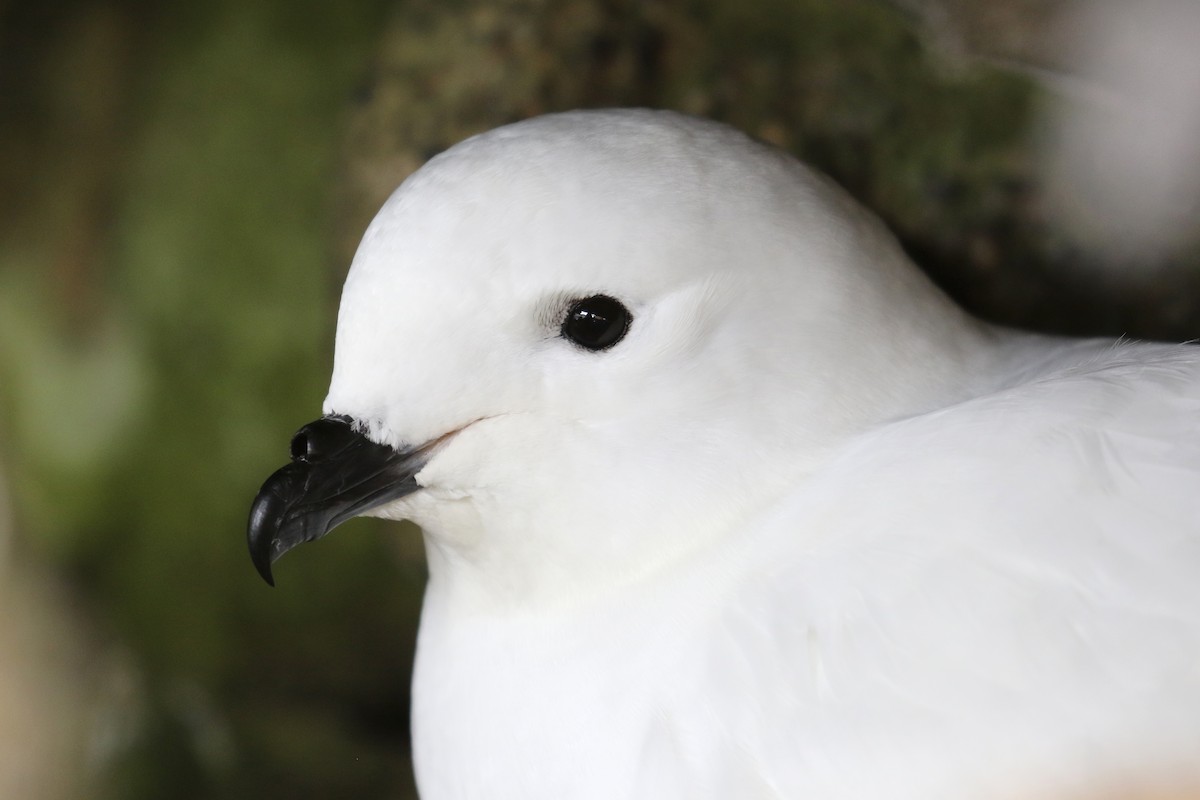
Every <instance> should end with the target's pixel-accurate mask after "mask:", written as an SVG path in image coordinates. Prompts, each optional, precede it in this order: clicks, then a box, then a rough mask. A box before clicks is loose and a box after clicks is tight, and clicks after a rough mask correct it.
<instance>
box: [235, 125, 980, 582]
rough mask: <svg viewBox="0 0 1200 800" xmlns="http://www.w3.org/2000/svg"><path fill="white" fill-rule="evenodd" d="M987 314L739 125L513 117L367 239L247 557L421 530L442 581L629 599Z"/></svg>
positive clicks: (918, 385) (928, 382) (445, 157)
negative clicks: (321, 394)
mask: <svg viewBox="0 0 1200 800" xmlns="http://www.w3.org/2000/svg"><path fill="white" fill-rule="evenodd" d="M897 303H899V304H900V305H899V308H897ZM965 320H966V318H965V317H964V316H963V315H962V314H961V313H960V312H958V310H957V309H956V308H955V307H953V306H952V305H951V304H950V303H949V302H948V301H947V300H946V299H945V298H944V297H943V296H942V295H941V294H940V293H939V292H938V291H937V290H936V289H935V288H934V287H933V286H932V285H931V284H929V283H928V281H927V280H926V279H925V278H924V276H923V275H921V274H920V273H919V272H918V271H917V270H916V269H915V268H914V267H912V265H911V264H909V263H908V262H907V260H906V259H905V257H904V255H903V254H902V252H901V251H900V249H899V247H898V246H897V245H896V244H895V242H894V240H893V239H892V237H891V236H890V235H889V234H888V233H887V232H886V231H885V230H884V229H883V228H882V226H881V225H880V224H879V223H878V222H876V221H875V220H874V218H873V217H871V216H870V215H869V214H867V213H866V212H864V211H862V210H861V209H860V208H858V207H857V205H856V204H854V203H853V202H852V201H851V200H849V199H848V198H847V197H846V196H845V195H844V194H843V193H842V192H841V191H840V190H839V189H837V188H836V187H835V186H833V185H832V184H830V183H829V182H828V181H827V180H825V179H824V178H822V177H820V176H818V175H816V174H815V173H813V172H812V171H810V170H809V169H808V168H806V167H805V166H803V165H801V164H800V163H798V162H797V161H795V160H794V159H792V158H791V157H789V156H787V155H786V154H784V153H782V152H780V151H778V150H776V149H774V148H771V147H769V146H767V145H764V144H761V143H759V142H756V141H754V140H751V139H750V138H748V137H746V136H744V135H742V134H740V133H738V132H736V131H734V130H732V129H730V128H728V127H725V126H723V125H719V124H716V123H712V122H705V121H701V120H697V119H693V118H690V117H686V116H682V115H679V114H675V113H671V112H655V111H630V110H624V111H589V112H572V113H567V114H557V115H550V116H546V117H540V118H537V119H533V120H529V121H526V122H521V123H517V124H514V125H509V126H506V127H504V128H500V129H497V130H495V131H492V132H489V133H486V134H483V135H480V136H477V137H475V138H473V139H469V140H467V141H465V142H463V143H461V144H459V145H457V146H456V147H454V148H451V149H450V150H448V151H446V152H445V153H443V154H441V155H439V156H437V157H435V158H434V159H432V160H431V161H430V162H429V163H428V164H426V165H425V166H424V167H423V168H422V169H420V170H419V171H418V172H416V173H415V174H413V175H412V176H411V177H410V178H409V179H408V180H407V181H405V183H404V184H403V185H402V186H401V187H400V188H399V189H398V190H397V191H396V192H395V193H394V194H393V195H392V197H391V198H390V199H389V200H388V201H387V202H386V204H385V205H384V206H383V208H382V209H381V210H380V211H379V213H378V215H377V216H376V217H375V219H374V221H373V222H372V223H371V225H370V226H369V228H368V230H367V231H366V234H365V235H364V237H363V240H362V244H361V245H360V247H359V250H358V252H357V254H356V256H355V258H354V262H353V264H352V266H351V269H350V272H349V275H348V277H347V279H346V283H345V287H344V290H343V294H342V301H341V308H340V311H339V315H338V325H337V342H336V352H335V363H334V369H333V377H332V382H331V385H330V389H329V394H328V397H327V399H326V400H325V404H324V413H325V417H323V418H322V419H321V420H318V421H317V422H315V423H313V424H312V425H309V426H306V427H305V428H304V429H302V430H301V431H300V433H298V434H297V436H296V438H295V440H294V441H293V448H292V449H293V463H291V464H289V465H288V466H287V467H285V468H284V469H282V470H280V471H279V472H278V473H276V475H274V476H272V478H271V479H270V480H269V481H268V482H267V484H266V485H264V487H263V490H262V492H261V493H260V495H259V498H258V500H257V501H256V503H255V506H254V510H253V512H252V516H251V525H250V534H249V539H250V549H251V552H252V554H253V556H254V559H255V563H256V565H257V566H258V567H259V570H260V572H262V574H263V575H264V577H266V578H267V579H268V580H270V567H271V563H272V562H273V561H274V559H275V558H278V556H280V555H282V553H283V552H286V551H287V550H288V549H290V548H291V547H292V546H294V545H296V544H299V543H300V542H302V541H307V540H310V539H313V538H316V537H318V536H321V535H324V533H326V532H327V531H328V530H329V529H330V528H331V527H333V526H334V525H336V524H337V523H339V522H340V521H342V520H343V519H347V518H349V517H350V516H354V515H357V514H370V515H376V516H382V517H388V518H406V519H411V520H413V521H414V522H416V523H417V524H419V525H420V526H421V527H422V529H423V531H424V533H425V536H426V539H427V542H428V544H429V547H428V552H429V557H430V569H431V575H432V577H433V578H434V579H439V578H440V576H441V575H449V574H453V573H460V574H461V573H472V575H473V577H472V578H471V579H470V582H471V583H472V584H473V585H476V586H486V587H489V589H488V591H490V592H492V594H493V595H495V594H506V595H510V596H525V595H530V594H536V593H541V592H550V593H562V592H581V591H588V590H589V588H595V587H600V586H605V585H613V584H615V583H616V582H619V581H621V580H623V579H629V578H632V577H636V576H637V575H640V574H644V573H645V572H647V571H651V570H656V569H661V568H664V566H666V565H669V564H671V563H675V562H677V561H679V560H680V559H682V558H686V557H687V555H688V554H689V553H691V552H693V551H695V550H696V549H697V548H699V547H703V546H705V544H706V543H708V542H711V541H713V540H714V539H716V538H719V537H721V536H722V535H723V534H724V532H725V531H726V530H727V529H728V528H729V522H730V521H731V520H733V519H736V518H739V517H743V516H745V515H746V514H750V513H754V512H755V511H757V510H758V509H761V508H762V507H764V505H765V504H767V503H769V501H770V499H771V498H772V497H775V496H777V495H778V493H779V492H781V491H782V490H783V488H784V487H786V486H788V485H792V484H794V482H795V481H796V480H798V479H802V476H803V475H804V474H805V473H806V472H807V471H810V470H812V469H813V468H814V466H815V465H816V464H818V463H819V462H820V460H821V459H822V458H823V457H824V456H825V454H826V453H827V452H828V450H829V449H830V448H831V447H833V446H836V444H837V443H838V442H840V441H842V440H844V438H845V437H846V436H847V435H849V434H851V433H853V432H854V431H857V430H860V429H862V428H863V427H864V426H867V425H870V424H873V423H875V422H878V421H880V420H881V419H884V418H887V417H889V416H894V415H896V414H900V413H905V412H906V411H911V410H913V409H915V408H916V407H919V406H920V405H921V403H922V402H923V400H922V398H923V397H926V396H929V395H930V394H932V393H933V392H935V391H936V389H935V387H936V386H938V385H944V384H945V383H947V382H948V381H953V380H955V377H954V369H955V367H954V365H955V363H956V362H957V360H959V359H958V355H959V354H958V350H957V349H956V347H955V346H950V347H948V346H947V345H946V344H945V341H944V339H945V336H944V334H945V333H946V330H947V328H956V327H957V328H961V327H964V326H965V325H966V323H965ZM950 338H951V339H954V338H955V337H950ZM959 338H960V339H961V338H962V337H959Z"/></svg>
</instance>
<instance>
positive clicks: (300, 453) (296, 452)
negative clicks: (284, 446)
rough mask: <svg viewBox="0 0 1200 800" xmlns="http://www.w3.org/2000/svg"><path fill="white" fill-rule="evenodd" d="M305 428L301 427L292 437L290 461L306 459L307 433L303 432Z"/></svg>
mask: <svg viewBox="0 0 1200 800" xmlns="http://www.w3.org/2000/svg"><path fill="white" fill-rule="evenodd" d="M306 430H307V428H301V429H300V430H299V431H298V432H297V433H296V435H295V436H293V437H292V461H308V434H307V433H305V431H306Z"/></svg>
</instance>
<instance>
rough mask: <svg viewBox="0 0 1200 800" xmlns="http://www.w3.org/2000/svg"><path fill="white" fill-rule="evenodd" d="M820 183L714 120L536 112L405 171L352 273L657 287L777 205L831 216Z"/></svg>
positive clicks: (756, 229)
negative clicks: (611, 282) (605, 281)
mask: <svg viewBox="0 0 1200 800" xmlns="http://www.w3.org/2000/svg"><path fill="white" fill-rule="evenodd" d="M825 191H826V189H825V187H824V186H823V185H821V183H820V182H819V181H817V180H815V179H813V178H812V177H811V176H810V175H809V174H808V173H807V170H805V169H804V168H803V167H802V166H801V165H799V164H797V163H796V162H794V161H792V160H790V159H786V158H785V157H784V156H782V155H781V154H779V153H777V152H775V151H774V150H772V149H770V148H768V147H765V146H763V145H761V144H758V143H757V142H754V141H752V140H750V139H749V138H747V137H746V136H744V135H742V134H741V133H738V132H737V131H734V130H733V129H730V128H727V127H725V126H722V125H718V124H715V123H711V122H706V121H702V120H697V119H693V118H690V117H686V116H682V115H679V114H675V113H672V112H663V111H648V110H621V111H583V112H571V113H566V114H556V115H550V116H546V117H539V118H537V119H533V120H529V121H526V122H521V123H517V124H514V125H509V126H506V127H504V128H499V129H497V130H494V131H491V132H489V133H486V134H482V135H480V136H477V137H474V138H472V139H468V140H467V141H465V142H462V143H461V144H459V145H457V146H455V147H453V148H451V149H450V150H448V151H446V152H445V153H443V154H441V155H439V156H437V157H436V158H434V159H433V160H431V161H430V162H429V163H428V164H426V165H425V166H424V167H423V168H422V169H421V170H419V171H418V172H417V173H415V174H414V175H413V176H412V177H410V178H409V179H408V180H407V181H406V182H405V183H404V184H403V185H402V186H401V187H400V188H399V189H398V190H397V191H396V192H395V194H393V196H392V197H391V198H390V199H389V200H388V201H387V203H385V205H384V206H383V208H382V209H381V210H380V212H379V214H378V215H377V216H376V218H375V220H374V221H373V222H372V223H371V225H370V227H369V228H368V230H367V232H366V235H365V236H364V238H363V242H362V244H361V246H360V250H359V253H358V254H357V256H356V258H355V264H354V267H353V270H352V273H351V276H350V279H351V281H355V280H358V279H360V277H362V278H365V277H367V276H368V275H370V276H372V278H374V277H375V273H378V272H385V273H392V274H394V273H403V274H404V279H405V280H406V281H411V280H413V279H414V278H415V277H417V274H423V275H424V276H425V277H424V279H422V282H423V283H424V282H430V283H445V282H446V281H447V280H453V279H455V278H462V279H464V280H469V281H471V282H472V283H475V284H481V283H485V282H488V281H489V280H497V279H501V278H502V279H504V280H505V281H508V282H516V283H517V284H521V283H523V282H524V281H523V280H522V276H523V275H526V274H528V273H530V272H532V273H535V275H534V274H530V275H529V280H534V281H536V282H538V283H540V284H543V285H544V284H546V283H547V282H555V281H557V282H560V283H563V284H564V288H566V289H570V288H572V286H574V285H576V284H587V283H591V282H593V281H595V280H598V279H599V278H600V277H601V276H600V275H598V274H596V273H597V272H598V271H601V270H602V271H603V272H604V273H606V274H607V276H608V277H609V278H610V279H611V280H616V281H623V282H624V283H625V284H626V288H627V290H628V291H633V292H638V291H655V290H661V289H663V288H664V287H665V286H669V285H671V284H672V283H673V282H674V281H676V280H680V279H686V277H687V276H688V275H689V273H692V274H694V273H695V272H696V271H699V270H704V269H705V268H706V266H713V265H712V264H707V265H706V264H705V263H704V262H705V260H706V259H705V258H704V257H703V253H704V252H705V251H708V252H711V253H713V258H712V261H714V262H722V263H723V262H725V261H726V260H727V259H724V258H723V257H720V256H719V255H718V254H717V253H715V252H713V249H714V246H715V248H716V250H724V249H727V248H726V247H723V246H722V243H730V242H729V239H730V237H735V238H739V239H750V238H754V237H757V238H759V239H761V238H762V237H763V236H766V235H771V236H775V237H778V235H779V231H780V229H781V228H780V226H779V225H778V224H777V223H778V222H779V220H778V219H777V218H776V217H777V216H778V215H779V214H781V213H786V214H787V215H788V217H789V218H790V224H789V225H787V226H785V228H784V229H786V228H794V227H795V226H796V224H797V223H802V222H803V219H802V217H803V215H804V211H805V207H807V208H808V209H809V212H810V213H812V214H821V215H827V214H828V208H827V206H826V205H825V204H824V203H823V202H822V200H821V199H820V196H821V195H823V194H824V193H825ZM785 194H786V195H788V196H787V197H783V196H782V195H785ZM806 200H807V202H805V201H806ZM825 202H827V200H826V201H825ZM683 251H692V252H690V253H684V252H683ZM410 288H416V287H410ZM460 288H461V287H460ZM579 288H586V287H585V286H582V285H580V286H579Z"/></svg>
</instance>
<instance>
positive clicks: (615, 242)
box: [326, 111, 1200, 800]
mask: <svg viewBox="0 0 1200 800" xmlns="http://www.w3.org/2000/svg"><path fill="white" fill-rule="evenodd" d="M594 295H605V296H608V297H612V298H615V299H616V300H618V301H620V302H621V303H622V304H623V305H624V306H626V307H627V308H628V309H629V311H630V313H631V315H632V323H631V324H630V326H629V329H628V332H627V334H626V335H625V336H624V338H623V339H621V340H620V341H619V342H617V343H616V344H615V345H614V346H613V347H611V348H610V349H606V350H602V351H598V352H593V351H589V350H586V349H584V348H581V347H579V346H576V345H574V344H572V343H571V342H570V341H568V340H567V339H566V338H564V337H563V336H562V335H561V333H560V329H561V325H562V320H563V317H564V314H565V313H566V312H567V310H568V309H569V308H570V306H571V304H572V303H573V302H574V301H576V300H578V299H580V298H586V297H590V296H594ZM326 411H327V412H328V413H334V414H345V415H349V416H351V417H353V418H354V419H355V420H356V421H357V422H358V423H359V424H361V425H362V426H363V427H364V428H365V429H367V430H368V431H369V435H370V437H371V438H372V439H373V440H375V441H377V442H381V443H387V444H391V445H395V446H400V445H410V446H414V445H422V444H424V443H427V442H433V441H438V442H439V443H438V444H437V445H436V447H435V449H434V451H433V453H434V454H433V456H432V458H431V459H430V461H429V463H428V464H427V465H426V467H425V468H424V469H423V470H422V471H421V472H420V473H419V474H418V475H417V480H418V482H419V483H420V485H421V486H422V487H423V488H422V489H421V490H420V491H418V492H416V493H414V494H411V495H408V496H407V497H404V498H402V499H400V500H398V501H396V502H394V503H391V504H390V505H387V506H384V507H383V508H380V509H377V510H376V511H375V512H374V513H378V514H381V515H383V516H389V517H395V518H410V519H413V520H415V521H416V522H418V523H419V524H420V525H421V526H422V528H423V530H424V533H425V537H426V542H427V550H428V553H429V560H430V584H429V588H428V591H427V595H426V605H425V610H424V613H423V617H422V627H421V634H420V641H419V649H418V660H417V668H416V676H415V681H414V719H413V725H414V746H415V755H416V766H417V775H418V782H419V786H420V789H421V792H422V796H423V797H424V798H426V800H442V799H443V798H474V797H487V798H523V799H525V798H568V797H569V798H617V797H636V798H735V797H736V798H793V797H804V798H889V799H890V800H896V799H897V798H913V800H917V799H918V798H965V797H970V798H985V797H987V798H990V797H996V798H1017V797H1037V798H1042V797H1056V796H1073V797H1075V796H1079V793H1081V792H1084V793H1086V792H1089V791H1093V790H1095V789H1096V788H1097V787H1103V786H1104V785H1106V783H1108V782H1114V781H1119V782H1133V783H1136V782H1139V781H1154V782H1156V783H1157V782H1161V781H1162V780H1164V779H1166V780H1170V779H1174V778H1181V779H1182V778H1192V779H1196V778H1200V761H1198V754H1200V433H1198V431H1200V424H1198V423H1200V354H1198V351H1197V350H1196V349H1195V348H1193V347H1190V346H1183V345H1179V346H1171V345H1143V344H1131V343H1111V342H1098V341H1089V342H1079V341H1071V340H1060V339H1052V338H1045V337H1035V336H1032V335H1026V334H1018V333H1014V332H1009V331H1003V330H999V329H995V328H992V327H990V326H987V325H985V324H983V323H981V322H978V321H976V320H974V319H972V318H970V317H969V316H967V315H966V314H965V313H963V312H962V311H960V310H959V309H957V308H956V307H955V306H954V305H953V304H951V303H950V301H949V300H947V299H946V298H945V297H944V296H943V295H942V294H941V293H940V292H939V291H938V290H937V289H936V288H934V287H933V286H932V284H930V283H929V282H928V280H927V279H925V277H924V276H923V275H922V274H921V273H920V272H919V271H918V270H917V269H916V268H915V267H913V266H912V265H911V264H910V263H909V262H908V261H907V260H906V258H905V257H904V255H903V253H902V252H901V251H900V249H899V247H898V246H897V245H896V244H895V242H894V241H893V239H892V238H891V237H890V236H889V235H888V234H887V232H886V231H884V230H883V229H882V227H881V226H880V225H879V223H878V222H876V221H875V220H874V219H873V218H871V217H870V216H869V215H868V214H867V213H866V212H864V211H862V210H861V209H859V208H858V207H857V206H856V205H854V204H853V202H852V201H850V200H849V199H848V198H846V197H845V196H844V195H843V194H842V193H841V192H840V191H839V190H837V189H836V188H835V187H833V186H831V185H830V184H828V183H827V182H826V181H825V180H824V179H822V178H820V177H818V176H816V175H814V174H813V173H811V172H810V171H809V170H807V169H806V168H804V167H803V166H801V165H799V164H798V163H796V162H795V161H793V160H791V159H790V158H789V157H787V156H785V155H783V154H781V153H779V152H777V151H774V150H772V149H770V148H767V147H765V146H763V145H759V144H757V143H754V142H752V141H750V140H749V139H747V138H745V137H743V136H741V135H740V134H738V133H736V132H733V131H731V130H729V129H727V128H724V127H722V126H718V125H715V124H713V123H708V122H702V121H698V120H694V119H690V118H687V117H683V116H679V115H676V114H671V113H667V112H649V111H605V112H577V113H572V114H563V115H554V116H549V117H543V118H539V119H536V120H531V121H529V122H524V123H519V124H517V125H513V126H509V127H506V128H502V129H499V130H497V131H494V132H492V133H489V134H485V135H483V136H480V137H476V138H475V139H471V140H468V141H467V142H464V143H463V144H461V145H459V146H457V147H455V148H453V149H451V150H450V151H447V152H446V153H445V154H443V155H441V156H438V157H437V158H435V159H434V160H433V161H431V162H430V163H429V164H428V165H427V166H426V167H425V168H423V169H422V170H421V171H420V172H418V173H417V174H416V175H414V176H413V177H412V178H410V179H409V181H407V182H406V183H405V184H404V186H402V187H401V188H400V189H399V190H398V191H397V192H396V194H395V195H394V196H393V197H392V198H391V199H390V200H389V201H388V203H387V204H386V205H385V206H384V208H383V209H382V210H381V212H380V214H379V216H378V217H377V218H376V220H375V221H374V222H373V223H372V225H371V228H370V229H369V230H368V232H367V234H366V236H365V237H364V241H363V244H362V247H361V248H360V251H359V253H358V255H357V256H356V259H355V263H354V265H353V267H352V269H351V273H350V276H349V278H348V279H347V282H346V288H345V292H344V295H343V301H342V309H341V312H340V315H339V321H338V340H337V351H336V362H335V369H334V376H333V383H332V386H331V388H330V393H329V397H328V399H327V401H326ZM1188 770H1192V771H1193V772H1192V774H1190V775H1189V774H1187V773H1188ZM1085 796H1086V795H1085Z"/></svg>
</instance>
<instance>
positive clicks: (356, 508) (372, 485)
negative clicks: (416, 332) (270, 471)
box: [246, 416, 428, 586]
mask: <svg viewBox="0 0 1200 800" xmlns="http://www.w3.org/2000/svg"><path fill="white" fill-rule="evenodd" d="M427 457H428V450H427V448H422V449H418V450H396V449H394V448H391V447H389V446H387V445H384V444H376V443H374V442H372V441H371V440H370V439H368V438H367V437H366V436H364V435H363V434H361V433H359V432H358V431H356V430H355V429H354V426H353V421H352V420H351V419H350V418H349V417H345V416H337V417H322V418H321V419H319V420H317V421H316V422H310V423H309V424H307V425H305V426H304V427H303V428H301V429H300V430H299V431H297V432H296V435H295V436H294V437H293V438H292V463H290V464H288V465H287V466H286V467H283V468H282V469H280V470H278V471H276V472H275V474H274V475H272V476H271V477H269V478H267V482H266V483H264V484H263V486H262V488H261V489H259V491H258V496H257V497H255V498H254V505H252V506H251V507H250V525H249V528H248V530H247V532H246V542H247V544H249V546H250V559H251V560H252V561H253V562H254V566H255V568H256V569H258V574H259V575H262V577H263V580H265V581H266V582H267V583H269V584H270V585H272V586H274V585H275V581H274V579H273V578H272V577H271V565H272V564H273V563H274V562H275V561H276V560H277V559H278V558H279V557H280V556H282V555H283V554H284V553H286V552H287V551H288V550H291V549H292V548H293V547H295V546H296V545H298V544H303V543H304V542H311V541H314V540H316V539H320V538H321V537H322V536H324V535H325V534H327V533H329V532H330V531H331V530H333V529H334V528H335V527H337V526H338V525H340V524H342V523H343V522H345V521H346V520H348V519H350V518H351V517H355V516H358V515H359V514H362V513H364V512H366V511H369V510H370V509H372V508H375V507H376V506H380V505H383V504H384V503H387V502H390V501H392V500H395V499H397V498H400V497H404V496H405V495H408V494H412V493H413V492H415V491H417V489H419V488H420V487H419V486H418V485H417V480H416V477H415V475H416V474H417V472H418V471H420V469H421V467H423V466H424V465H425V461H426V460H427Z"/></svg>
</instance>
